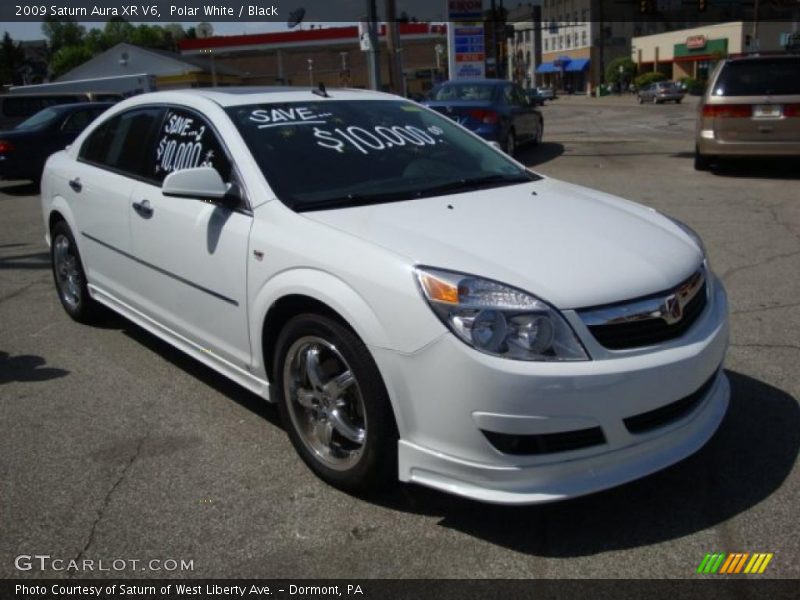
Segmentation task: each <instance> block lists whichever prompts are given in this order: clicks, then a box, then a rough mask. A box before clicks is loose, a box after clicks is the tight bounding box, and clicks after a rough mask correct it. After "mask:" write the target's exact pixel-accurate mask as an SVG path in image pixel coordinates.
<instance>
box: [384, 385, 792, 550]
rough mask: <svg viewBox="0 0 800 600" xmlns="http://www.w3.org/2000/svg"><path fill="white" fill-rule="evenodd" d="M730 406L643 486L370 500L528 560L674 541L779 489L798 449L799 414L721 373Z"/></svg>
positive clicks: (418, 492)
mask: <svg viewBox="0 0 800 600" xmlns="http://www.w3.org/2000/svg"><path fill="white" fill-rule="evenodd" d="M728 377H729V378H730V382H731V391H732V395H731V405H730V408H729V410H728V414H727V415H726V417H725V419H724V421H723V422H722V424H721V426H720V429H719V430H718V431H717V433H716V434H715V436H714V437H713V438H712V439H711V440H710V441H709V443H708V444H706V446H705V447H703V448H702V449H701V450H700V451H699V452H697V453H696V454H694V455H693V456H691V457H689V458H687V459H685V460H683V461H681V462H680V463H678V464H676V465H673V466H672V467H670V468H668V469H665V470H663V471H660V472H658V473H655V474H653V475H651V476H649V477H646V478H644V479H640V480H638V481H635V482H632V483H629V484H626V485H624V486H621V487H618V488H614V489H611V490H608V491H605V492H600V493H597V494H593V495H590V496H585V497H582V498H576V499H574V500H567V501H564V502H559V503H554V504H545V505H539V506H527V507H504V506H495V505H486V504H481V503H478V502H473V501H471V500H466V499H462V498H456V497H453V496H450V495H447V494H444V493H440V492H437V491H434V490H428V489H425V488H422V487H417V486H400V487H402V489H400V490H399V493H398V490H397V489H392V490H387V491H385V492H383V493H382V494H378V495H376V496H373V497H372V498H370V501H371V502H374V503H377V504H379V505H382V506H385V507H387V508H391V509H394V510H399V511H403V512H409V513H415V514H424V515H427V516H434V517H438V518H439V521H438V524H439V525H440V526H441V527H446V528H450V529H455V530H458V531H460V532H462V533H466V534H468V535H470V536H473V537H476V538H479V539H482V540H485V541H488V542H490V543H493V544H497V545H499V546H503V547H506V548H509V549H511V550H514V551H516V552H521V553H525V554H530V555H536V556H543V557H574V556H586V555H592V554H597V553H599V552H606V551H608V550H619V549H627V548H635V547H640V546H646V545H651V544H656V543H660V542H663V541H665V540H671V539H676V538H680V537H683V536H686V535H690V534H692V533H695V532H698V531H702V530H705V529H708V528H710V527H713V526H715V525H718V524H719V523H722V522H724V521H726V520H728V519H730V518H732V517H734V516H736V515H738V514H741V513H743V512H745V511H747V510H748V509H750V508H751V507H753V506H755V505H756V504H758V503H760V502H762V501H763V500H765V499H766V498H768V497H769V496H770V495H771V494H772V493H774V492H775V491H776V490H777V489H778V488H780V486H781V484H782V483H783V481H784V480H785V479H786V477H787V476H788V475H789V474H790V472H791V470H792V468H793V466H794V464H795V461H796V459H797V454H798V448H800V408H798V404H797V401H796V400H795V398H793V397H791V396H790V395H788V394H787V393H785V392H783V391H782V390H779V389H777V388H775V387H772V386H770V385H768V384H766V383H763V382H761V381H758V380H756V379H752V378H751V377H748V376H746V375H742V374H740V373H735V372H730V371H729V372H728Z"/></svg>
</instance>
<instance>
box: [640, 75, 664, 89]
mask: <svg viewBox="0 0 800 600" xmlns="http://www.w3.org/2000/svg"><path fill="white" fill-rule="evenodd" d="M666 79H669V78H668V77H667V76H666V75H664V74H663V73H659V72H658V71H651V72H649V73H642V74H641V75H639V76H638V77H637V78H636V79H634V80H633V83H634V84H635V85H636V87H637V89H642V88H643V87H647V86H648V85H650V84H651V83H655V82H657V81H664V80H666Z"/></svg>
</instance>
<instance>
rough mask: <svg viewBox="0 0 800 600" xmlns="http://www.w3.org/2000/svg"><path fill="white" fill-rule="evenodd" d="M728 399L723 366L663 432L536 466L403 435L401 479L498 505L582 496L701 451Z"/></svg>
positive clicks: (656, 469) (724, 409)
mask: <svg viewBox="0 0 800 600" xmlns="http://www.w3.org/2000/svg"><path fill="white" fill-rule="evenodd" d="M729 398H730V384H729V383H728V379H727V377H726V376H725V374H724V372H722V371H720V373H719V375H718V376H717V379H716V381H715V383H714V386H713V387H712V388H711V390H710V391H709V392H708V394H707V396H706V398H705V399H704V400H703V403H702V404H701V405H700V406H699V407H698V408H697V409H696V410H695V411H694V412H693V413H692V414H690V415H688V416H687V417H686V418H684V419H683V420H682V422H681V423H680V426H678V427H674V428H668V430H667V431H665V433H664V434H663V435H660V436H657V437H655V438H653V437H649V438H648V439H647V440H646V441H642V442H641V443H638V444H633V445H630V446H627V447H625V448H622V449H620V450H615V451H611V452H605V453H603V454H598V455H596V456H590V457H586V458H581V459H575V460H571V461H564V462H553V463H549V464H546V465H537V466H533V467H513V466H512V467H509V466H495V465H490V464H480V463H474V462H469V461H463V460H460V459H458V458H455V457H452V456H447V455H445V454H442V453H438V452H433V451H431V450H428V449H426V448H423V447H421V446H418V445H416V444H413V443H410V442H406V441H404V440H400V442H399V474H400V480H401V481H405V482H410V483H418V484H420V485H424V486H427V487H431V488H434V489H438V490H441V491H443V492H448V493H450V494H456V495H458V496H463V497H466V498H471V499H473V500H479V501H482V502H491V503H495V504H507V505H515V504H516V505H520V504H540V503H545V502H555V501H558V500H566V499H568V498H574V497H577V496H583V495H586V494H591V493H593V492H598V491H601V490H604V489H608V488H611V487H615V486H618V485H621V484H623V483H627V482H629V481H633V480H635V479H639V478H641V477H644V476H646V475H649V474H651V473H654V472H656V471H660V470H661V469H664V468H666V467H669V466H670V465H673V464H675V463H676V462H678V461H680V460H683V459H684V458H686V457H688V456H690V455H692V454H694V453H695V452H697V451H698V450H699V449H700V448H702V447H703V446H704V445H705V443H706V442H707V441H708V440H709V439H710V438H711V437H712V436H713V435H714V432H715V431H716V430H717V428H718V427H719V425H720V423H721V422H722V419H723V417H724V416H725V412H726V410H727V408H728V402H729ZM687 483H689V484H690V483H691V482H687Z"/></svg>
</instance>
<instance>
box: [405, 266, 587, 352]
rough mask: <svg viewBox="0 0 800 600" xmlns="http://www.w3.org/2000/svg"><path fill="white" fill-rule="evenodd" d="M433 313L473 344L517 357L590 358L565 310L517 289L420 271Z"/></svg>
mask: <svg viewBox="0 0 800 600" xmlns="http://www.w3.org/2000/svg"><path fill="white" fill-rule="evenodd" d="M416 276H417V281H418V282H419V286H420V289H421V291H422V294H423V296H425V299H426V300H427V301H428V304H430V307H431V308H432V309H433V312H435V313H436V315H437V316H438V317H439V318H440V319H441V320H442V322H443V323H444V324H445V325H447V327H448V328H449V329H450V330H451V331H452V332H453V333H455V334H456V336H457V337H458V338H460V339H461V340H463V341H464V342H466V343H467V344H469V345H470V346H472V347H473V348H475V349H477V350H480V351H481V352H486V353H487V354H493V355H495V356H502V357H504V358H512V359H516V360H539V361H565V360H589V356H588V355H587V354H586V351H585V350H584V349H583V346H582V345H581V343H580V342H579V341H578V338H577V337H576V336H575V333H574V332H573V331H572V328H570V326H569V324H568V323H567V322H566V321H565V320H564V317H562V316H561V314H560V313H559V312H558V311H557V310H556V309H554V308H553V307H551V306H550V305H549V304H547V303H546V302H544V301H542V300H540V299H539V298H536V297H535V296H532V295H531V294H528V293H526V292H523V291H521V290H517V289H514V288H512V287H509V286H506V285H503V284H501V283H497V282H496V281H490V280H488V279H482V278H480V277H475V276H474V275H465V274H463V273H454V272H452V271H443V270H441V269H429V268H418V269H416Z"/></svg>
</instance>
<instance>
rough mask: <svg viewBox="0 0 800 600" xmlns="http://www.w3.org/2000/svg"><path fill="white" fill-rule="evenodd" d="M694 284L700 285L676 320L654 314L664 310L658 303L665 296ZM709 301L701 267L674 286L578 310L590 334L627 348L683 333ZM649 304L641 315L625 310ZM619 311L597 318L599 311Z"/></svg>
mask: <svg viewBox="0 0 800 600" xmlns="http://www.w3.org/2000/svg"><path fill="white" fill-rule="evenodd" d="M694 284H696V285H698V286H699V288H697V291H696V292H695V295H694V296H693V297H692V298H691V299H689V300H688V302H686V304H685V305H683V307H682V309H681V310H682V314H681V316H680V319H679V320H678V321H677V322H673V323H670V322H669V321H668V320H666V319H665V318H663V317H662V316H659V315H654V314H653V313H654V312H659V311H661V310H663V308H662V307H661V306H657V304H658V303H660V302H661V301H662V300H665V301H666V299H667V298H668V297H670V296H672V297H673V298H674V297H676V296H679V295H680V294H681V293H682V292H681V290H684V289H686V288H687V286H692V285H694ZM707 302H708V292H707V286H706V282H705V277H704V274H703V272H702V271H698V272H697V273H695V274H694V275H692V277H690V278H689V279H687V280H686V281H685V282H683V283H682V284H681V285H679V286H677V287H676V288H675V289H674V290H670V291H667V292H663V293H661V294H656V295H654V296H650V297H648V298H645V299H640V300H635V301H631V302H628V303H625V304H618V305H614V306H609V307H600V308H595V309H587V310H583V311H579V313H580V314H581V317H582V318H583V319H584V320H585V321H586V324H587V327H588V329H589V331H590V332H591V334H592V335H593V336H594V337H595V339H596V340H597V341H598V342H599V343H600V344H601V345H602V346H604V347H606V348H608V349H609V350H625V349H628V348H639V347H641V346H652V345H655V344H660V343H662V342H666V341H669V340H672V339H675V338H678V337H680V336H682V335H683V334H684V333H686V331H687V330H688V329H689V328H690V327H691V326H692V325H693V324H694V323H695V321H697V319H698V317H699V316H700V315H701V314H702V313H703V310H704V309H705V307H706V304H707ZM648 305H650V308H648V309H645V310H644V311H643V312H642V313H640V314H638V315H633V316H632V315H628V314H626V309H627V308H628V307H643V306H648ZM650 309H653V310H650ZM616 313H618V314H619V315H620V316H619V317H617V318H613V317H609V318H606V319H605V321H604V322H596V321H599V320H600V319H598V318H597V315H609V314H610V315H614V314H616Z"/></svg>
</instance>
